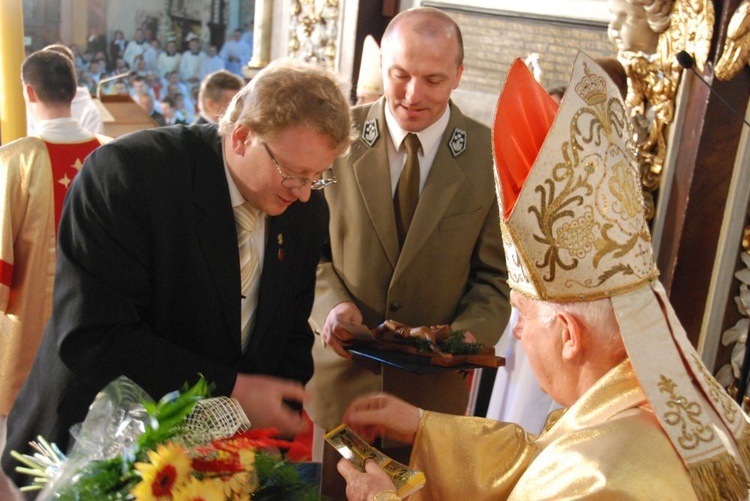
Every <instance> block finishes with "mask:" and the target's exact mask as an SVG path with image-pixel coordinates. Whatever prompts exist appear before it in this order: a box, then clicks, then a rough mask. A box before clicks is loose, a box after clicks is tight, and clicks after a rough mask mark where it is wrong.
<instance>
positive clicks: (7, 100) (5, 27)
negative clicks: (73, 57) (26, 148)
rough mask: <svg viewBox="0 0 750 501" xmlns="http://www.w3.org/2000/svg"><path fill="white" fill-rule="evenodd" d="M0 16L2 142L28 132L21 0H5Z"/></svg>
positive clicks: (0, 129) (0, 132)
mask: <svg viewBox="0 0 750 501" xmlns="http://www.w3.org/2000/svg"><path fill="white" fill-rule="evenodd" d="M2 11H3V14H2V16H0V143H2V144H7V143H9V142H11V141H14V140H16V139H18V138H21V137H24V136H25V135H26V103H25V101H24V99H23V89H22V87H21V64H23V59H24V49H23V48H24V43H23V7H22V0H3V2H2Z"/></svg>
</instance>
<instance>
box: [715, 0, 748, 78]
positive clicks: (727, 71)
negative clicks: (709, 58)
mask: <svg viewBox="0 0 750 501" xmlns="http://www.w3.org/2000/svg"><path fill="white" fill-rule="evenodd" d="M748 63H750V0H743V1H742V3H741V4H740V5H739V7H737V10H736V11H734V14H732V18H731V19H730V20H729V25H728V26H727V38H726V40H725V41H724V49H723V50H722V51H721V59H719V62H718V63H716V78H718V79H719V80H731V79H733V78H734V77H735V76H736V75H737V73H739V72H740V70H741V69H742V68H744V67H745V65H746V64H748Z"/></svg>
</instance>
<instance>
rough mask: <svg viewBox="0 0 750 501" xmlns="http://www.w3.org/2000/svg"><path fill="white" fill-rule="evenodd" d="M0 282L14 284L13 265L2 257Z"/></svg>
mask: <svg viewBox="0 0 750 501" xmlns="http://www.w3.org/2000/svg"><path fill="white" fill-rule="evenodd" d="M0 284H2V285H5V286H7V287H10V286H11V285H13V265H12V264H10V263H6V262H5V261H3V260H2V259H0Z"/></svg>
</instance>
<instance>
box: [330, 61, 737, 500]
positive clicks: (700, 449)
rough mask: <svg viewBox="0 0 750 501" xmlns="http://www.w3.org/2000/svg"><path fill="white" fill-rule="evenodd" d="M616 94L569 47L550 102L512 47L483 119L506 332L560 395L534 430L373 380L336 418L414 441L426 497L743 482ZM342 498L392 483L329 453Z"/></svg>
mask: <svg viewBox="0 0 750 501" xmlns="http://www.w3.org/2000/svg"><path fill="white" fill-rule="evenodd" d="M630 138H631V135H630V132H629V129H628V120H627V114H626V110H625V106H624V103H623V101H622V98H621V96H620V94H619V92H618V91H617V89H616V87H615V86H614V84H613V83H612V81H611V80H610V79H609V78H608V76H607V75H606V73H605V72H604V71H603V70H602V69H601V68H600V67H598V66H597V65H596V63H595V62H594V61H593V60H592V59H590V58H588V57H587V56H586V55H584V54H580V55H579V56H578V58H577V59H576V63H575V65H574V69H573V73H572V79H571V82H570V85H569V86H568V91H567V93H566V95H565V97H564V98H563V101H562V103H561V105H560V107H559V109H558V105H557V104H555V103H553V102H552V100H551V98H549V96H547V95H546V93H545V92H544V89H542V88H541V87H540V86H539V85H538V84H537V83H536V82H535V80H534V79H533V77H532V76H531V74H530V73H529V71H528V69H527V68H526V66H525V65H524V64H523V62H521V61H517V62H516V63H514V65H513V66H512V68H511V70H510V72H509V73H508V76H507V79H506V82H505V85H504V88H503V92H502V94H501V96H500V99H499V102H498V109H497V113H496V118H495V125H494V128H493V141H494V153H495V164H496V168H497V177H496V179H497V182H498V189H497V193H498V199H499V202H500V225H501V228H502V231H503V240H504V244H505V255H506V258H507V264H508V272H509V273H508V275H509V283H510V286H511V289H512V290H513V292H512V295H511V301H512V303H513V305H514V306H515V307H516V308H517V309H518V311H519V320H518V323H517V325H516V327H515V329H514V332H513V334H514V336H515V337H516V338H517V339H519V341H520V342H521V344H522V346H523V348H524V350H525V352H526V354H527V355H528V357H529V360H530V363H531V366H532V369H533V370H534V373H535V374H536V376H537V378H538V379H539V382H540V384H541V386H542V388H543V389H544V390H545V391H546V392H548V393H549V394H550V395H551V396H552V397H553V398H554V399H555V400H556V401H557V402H559V403H560V404H562V405H564V406H565V407H567V409H565V410H561V411H556V412H555V413H553V414H551V415H550V418H549V419H548V422H547V424H546V426H545V429H544V430H543V431H542V433H541V434H540V435H538V436H537V435H533V434H530V433H527V432H526V431H525V430H523V429H522V428H521V427H519V426H517V425H515V424H508V423H501V422H497V421H491V420H487V419H481V418H468V417H456V416H448V415H443V414H439V413H433V412H421V411H420V409H417V408H416V407H414V406H412V405H410V404H407V403H405V402H403V401H401V400H398V399H396V398H394V397H392V396H389V395H386V394H377V395H370V396H366V397H362V398H360V399H358V400H356V401H354V402H353V403H352V404H351V406H350V407H349V408H348V409H347V412H346V414H345V416H344V421H345V422H346V423H347V424H349V425H350V426H351V427H352V428H353V429H354V430H355V431H357V432H359V433H361V434H362V435H363V436H364V437H365V438H367V439H371V438H373V437H374V436H375V435H385V436H389V437H392V438H396V439H400V440H403V441H407V442H410V443H413V444H414V447H413V453H412V456H411V463H410V464H411V466H412V467H413V468H416V469H419V470H422V471H423V472H424V474H425V477H426V480H427V481H426V485H425V487H424V488H423V489H422V490H420V491H418V492H417V493H415V494H413V495H412V496H411V497H410V498H409V499H411V500H423V499H424V500H427V499H471V500H473V501H479V500H485V499H487V500H489V499H492V500H496V499H512V500H521V499H534V500H541V499H549V500H553V499H582V498H596V499H643V500H650V499H679V500H681V501H686V500H691V499H700V500H716V499H722V500H739V499H747V498H748V465H750V455H749V454H748V451H749V448H748V437H750V427H749V426H748V417H747V416H746V415H745V414H744V413H743V412H742V410H741V409H740V408H739V406H737V404H736V403H735V402H734V401H733V400H732V399H731V398H730V397H729V396H728V395H727V394H726V392H724V390H723V388H721V387H720V386H719V384H718V383H717V382H716V381H715V380H714V379H713V378H712V377H711V375H710V374H709V372H708V371H707V369H706V368H705V366H704V365H703V364H702V362H701V361H700V358H699V356H698V355H697V353H696V352H695V350H694V349H693V347H692V346H691V344H690V342H689V341H688V339H687V336H686V335H685V331H684V329H683V328H682V327H681V325H680V323H679V321H678V320H677V318H676V316H675V314H674V311H673V309H672V307H671V305H670V304H669V301H668V299H667V297H666V295H665V292H664V289H663V288H662V286H661V285H660V284H659V282H658V280H657V275H658V271H657V269H656V267H655V265H654V259H653V254H652V250H651V242H650V236H649V232H648V228H647V226H646V223H645V220H644V217H643V203H642V196H641V194H640V190H639V184H638V175H637V172H638V171H637V168H636V165H635V163H634V159H633V149H632V144H631V143H630ZM338 467H339V471H340V472H341V473H342V475H343V476H344V478H345V479H346V480H347V484H348V485H347V496H348V497H349V499H350V500H367V501H369V500H372V499H375V500H379V501H384V500H391V499H392V500H396V499H400V498H399V497H398V495H397V494H396V493H395V490H394V486H393V484H392V483H391V481H390V480H389V478H388V477H387V476H386V474H385V473H384V472H383V471H382V470H380V469H379V467H378V466H377V465H375V464H374V463H373V462H372V461H368V462H367V464H366V465H365V472H359V471H358V470H356V469H355V468H354V467H353V466H352V465H351V464H349V463H348V462H346V461H345V460H342V461H341V462H340V463H339V465H338Z"/></svg>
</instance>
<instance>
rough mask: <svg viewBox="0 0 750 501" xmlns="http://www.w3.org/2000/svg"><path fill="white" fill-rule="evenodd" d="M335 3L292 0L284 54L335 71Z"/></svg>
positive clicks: (336, 28)
mask: <svg viewBox="0 0 750 501" xmlns="http://www.w3.org/2000/svg"><path fill="white" fill-rule="evenodd" d="M338 23H339V0H293V1H292V14H291V19H290V28H289V42H288V47H287V48H288V53H289V56H291V57H293V58H295V59H301V60H303V61H306V62H309V63H319V64H323V65H325V67H326V68H327V69H329V70H333V69H334V68H335V63H336V56H337V54H338V51H337V45H336V42H337V39H338Z"/></svg>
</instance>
